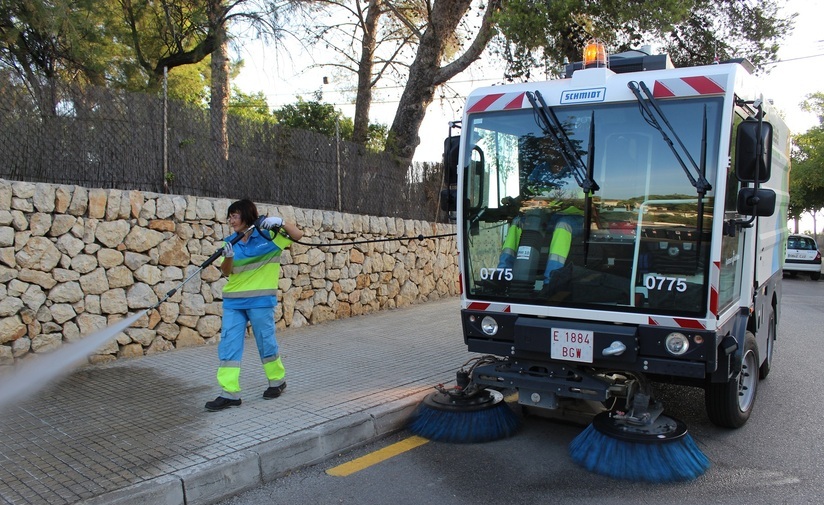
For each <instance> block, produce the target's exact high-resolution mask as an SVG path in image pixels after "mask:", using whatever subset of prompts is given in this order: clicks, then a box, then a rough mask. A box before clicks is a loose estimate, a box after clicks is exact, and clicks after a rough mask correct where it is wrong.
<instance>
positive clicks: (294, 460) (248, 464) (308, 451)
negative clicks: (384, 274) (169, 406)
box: [77, 389, 431, 505]
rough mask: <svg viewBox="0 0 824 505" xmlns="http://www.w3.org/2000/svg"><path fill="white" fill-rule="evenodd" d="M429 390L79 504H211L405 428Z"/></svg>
mask: <svg viewBox="0 0 824 505" xmlns="http://www.w3.org/2000/svg"><path fill="white" fill-rule="evenodd" d="M430 392H431V391H430V390H429V389H427V390H425V391H421V392H417V393H415V394H412V395H410V396H407V397H405V398H401V399H399V400H394V401H392V402H389V403H385V404H383V405H380V406H377V407H374V408H371V409H368V410H365V411H362V412H356V413H354V414H350V415H347V416H345V417H342V418H339V419H334V420H332V421H328V422H326V423H323V424H319V425H317V426H314V427H312V428H310V429H308V430H304V431H299V432H296V433H293V434H291V435H287V436H285V437H281V438H279V439H276V440H271V441H268V442H264V443H262V444H259V445H257V446H255V447H251V448H249V449H245V450H242V451H238V452H237V453H234V454H230V455H227V456H223V457H220V458H217V459H214V460H212V461H209V462H207V463H202V464H199V465H195V466H193V467H191V468H187V469H185V470H181V471H178V472H175V473H173V474H170V475H165V476H163V477H156V478H154V479H151V480H147V481H145V482H141V483H139V484H134V485H131V486H129V487H125V488H123V489H118V490H116V491H111V492H109V493H106V494H103V495H100V496H96V497H94V498H89V499H87V500H83V501H80V502H77V503H78V504H81V505H131V504H135V503H146V504H152V505H155V504H156V505H209V504H212V503H217V502H219V501H221V500H225V499H228V498H230V497H232V496H235V495H237V494H240V493H242V492H244V491H248V490H250V489H254V488H255V487H258V486H260V485H262V484H264V483H267V482H270V481H272V480H275V479H277V478H278V477H282V476H284V475H287V474H289V473H291V472H294V471H296V470H299V469H301V468H303V467H306V466H309V465H313V464H317V463H320V462H322V461H324V460H326V459H328V458H330V457H332V456H335V455H337V454H340V453H341V452H344V451H347V450H350V449H354V448H356V447H358V446H362V445H365V444H367V443H369V442H372V441H375V440H378V439H380V438H383V437H385V436H387V435H391V434H392V433H395V432H398V431H400V430H402V429H403V428H404V427H405V426H406V424H407V423H408V421H409V418H410V417H411V416H412V415H413V414H414V413H415V410H416V409H417V406H418V404H419V403H420V402H421V401H422V400H423V398H424V397H425V396H426V395H427V394H429V393H430Z"/></svg>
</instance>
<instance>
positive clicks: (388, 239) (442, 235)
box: [294, 233, 457, 247]
mask: <svg viewBox="0 0 824 505" xmlns="http://www.w3.org/2000/svg"><path fill="white" fill-rule="evenodd" d="M455 235H457V233H442V234H440V235H427V236H424V235H423V234H421V235H418V236H417V237H397V238H376V239H371V240H355V241H352V242H335V243H333V244H316V243H312V242H301V241H299V240H295V241H294V243H295V244H300V245H306V246H312V247H336V246H342V245H358V244H371V243H375V242H392V241H395V240H398V241H400V240H413V239H418V240H424V239H427V238H443V237H454V236H455Z"/></svg>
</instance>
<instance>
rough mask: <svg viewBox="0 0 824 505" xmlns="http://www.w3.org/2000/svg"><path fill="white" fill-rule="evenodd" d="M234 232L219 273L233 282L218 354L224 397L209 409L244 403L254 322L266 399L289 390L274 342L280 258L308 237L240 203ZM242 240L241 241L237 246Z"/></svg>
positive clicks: (231, 214) (226, 291)
mask: <svg viewBox="0 0 824 505" xmlns="http://www.w3.org/2000/svg"><path fill="white" fill-rule="evenodd" d="M227 214H228V218H229V226H231V228H232V230H233V231H234V233H233V234H232V235H231V236H229V237H228V238H227V239H226V241H225V242H224V243H223V246H222V254H221V256H222V263H221V264H220V270H221V272H222V273H223V275H226V276H228V277H229V280H228V282H227V283H226V285H225V286H224V287H223V325H222V328H221V331H220V343H219V344H218V348H217V354H218V359H219V360H220V363H219V365H218V369H217V382H218V384H219V385H220V387H221V388H222V392H221V393H220V396H218V397H217V398H215V399H214V400H212V401H210V402H207V403H206V410H209V411H218V410H223V409H225V408H228V407H236V406H239V405H240V403H241V399H240V362H241V359H242V357H243V341H244V338H245V336H246V325H247V323H251V325H252V332H253V333H254V336H255V343H256V344H257V348H258V354H259V355H260V359H261V361H262V363H263V371H264V373H265V374H266V378H267V379H268V381H269V382H268V388H267V389H266V390H265V391H264V392H263V398H264V399H266V400H271V399H273V398H277V397H279V396H280V395H281V393H283V391H284V390H285V389H286V369H285V368H284V366H283V362H282V360H281V357H280V354H279V353H278V342H277V339H276V338H275V306H276V305H277V288H278V278H279V277H280V258H281V253H283V251H284V249H286V248H287V247H289V246H290V245H291V244H292V242H293V241H296V240H300V239H301V237H303V231H301V230H300V229H298V228H297V227H296V226H295V225H293V224H290V223H286V222H284V221H283V219H282V218H280V217H277V216H271V217H265V216H264V217H260V216H258V211H257V208H256V207H255V204H254V203H252V202H251V201H250V200H239V201H236V202H234V203H232V204H231V205H230V206H229V209H228V213H227ZM238 235H241V236H242V238H241V239H240V240H239V241H238V242H236V243H235V245H234V246H233V245H232V240H233V239H234V238H236V237H237V236H238Z"/></svg>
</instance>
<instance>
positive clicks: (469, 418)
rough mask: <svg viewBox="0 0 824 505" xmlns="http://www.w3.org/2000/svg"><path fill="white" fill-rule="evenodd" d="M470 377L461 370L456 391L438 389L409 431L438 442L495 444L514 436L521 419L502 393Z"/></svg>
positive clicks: (442, 387)
mask: <svg viewBox="0 0 824 505" xmlns="http://www.w3.org/2000/svg"><path fill="white" fill-rule="evenodd" d="M469 376H470V373H469V372H467V371H465V370H460V371H458V373H457V385H456V386H455V387H454V388H445V387H444V386H443V385H439V386H437V387H436V388H435V389H436V391H435V392H434V393H431V394H429V395H427V396H426V397H425V398H424V399H423V401H422V402H421V404H420V405H419V406H418V410H417V411H416V413H415V415H414V416H413V418H412V421H411V423H410V425H409V430H410V431H411V432H412V433H414V434H416V435H418V436H421V437H423V438H427V439H429V440H434V441H437V442H449V443H480V442H491V441H493V440H499V439H502V438H506V437H508V436H511V435H513V434H514V433H515V432H516V431H518V428H519V427H520V419H519V417H518V415H517V414H515V412H513V411H512V409H511V408H510V407H509V406H508V405H507V404H506V402H505V401H504V396H503V394H502V393H501V392H499V391H495V390H492V389H481V388H479V387H477V386H476V385H474V384H471V383H470V379H469Z"/></svg>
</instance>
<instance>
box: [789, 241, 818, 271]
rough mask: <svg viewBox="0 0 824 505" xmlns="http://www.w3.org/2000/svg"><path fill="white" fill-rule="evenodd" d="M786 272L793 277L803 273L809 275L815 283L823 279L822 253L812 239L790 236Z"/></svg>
mask: <svg viewBox="0 0 824 505" xmlns="http://www.w3.org/2000/svg"><path fill="white" fill-rule="evenodd" d="M784 272H785V273H788V274H789V275H790V276H793V277H795V275H797V274H798V272H803V273H805V274H809V275H810V278H811V279H812V280H814V281H817V280H818V279H819V278H821V252H820V251H819V250H818V244H816V242H815V240H813V238H812V237H808V236H807V235H790V238H789V239H787V254H786V256H785V259H784Z"/></svg>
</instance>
